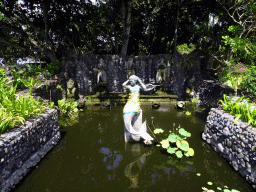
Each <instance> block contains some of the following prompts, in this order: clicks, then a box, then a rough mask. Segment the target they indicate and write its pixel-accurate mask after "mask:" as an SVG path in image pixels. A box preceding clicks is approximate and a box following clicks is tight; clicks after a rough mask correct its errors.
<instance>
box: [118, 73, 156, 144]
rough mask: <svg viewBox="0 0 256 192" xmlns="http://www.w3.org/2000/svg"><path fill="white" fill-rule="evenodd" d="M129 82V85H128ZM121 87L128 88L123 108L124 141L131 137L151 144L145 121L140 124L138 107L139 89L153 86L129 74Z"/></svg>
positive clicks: (148, 88) (140, 112)
mask: <svg viewBox="0 0 256 192" xmlns="http://www.w3.org/2000/svg"><path fill="white" fill-rule="evenodd" d="M128 83H129V85H128ZM123 87H125V88H127V89H129V90H130V94H129V99H128V101H127V103H126V105H125V106H124V109H123V118H124V125H125V130H124V137H125V142H127V141H129V140H130V139H131V138H132V139H133V140H135V141H139V140H140V138H143V139H144V143H145V144H147V145H148V144H152V142H151V140H153V138H152V137H151V136H150V135H149V134H148V133H147V126H146V122H144V123H143V124H142V110H141V108H140V101H139V98H140V89H143V90H145V91H150V90H153V89H154V88H155V86H154V85H152V84H147V85H145V84H144V83H143V82H142V81H141V79H140V78H139V77H137V76H136V75H131V76H130V78H129V80H127V81H125V82H124V83H123Z"/></svg>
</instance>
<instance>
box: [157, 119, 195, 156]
mask: <svg viewBox="0 0 256 192" xmlns="http://www.w3.org/2000/svg"><path fill="white" fill-rule="evenodd" d="M152 125H153V118H152ZM153 127H154V125H153ZM176 130H177V132H175V131H174V128H173V131H169V132H170V134H169V136H168V137H167V138H166V139H163V140H161V141H160V144H161V146H162V148H164V149H166V150H167V152H168V153H169V154H175V155H176V156H177V157H178V158H182V157H183V156H184V155H185V156H186V157H189V156H193V155H194V150H193V149H192V148H190V147H189V143H188V142H187V141H186V139H187V138H188V137H191V133H189V132H188V131H186V130H185V129H184V128H180V126H179V127H178V128H176ZM163 132H164V130H162V129H160V128H157V129H154V133H155V134H159V133H163Z"/></svg>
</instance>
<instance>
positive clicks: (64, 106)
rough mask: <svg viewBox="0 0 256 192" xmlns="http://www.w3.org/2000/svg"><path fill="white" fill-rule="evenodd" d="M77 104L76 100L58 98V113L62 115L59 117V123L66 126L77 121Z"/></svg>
mask: <svg viewBox="0 0 256 192" xmlns="http://www.w3.org/2000/svg"><path fill="white" fill-rule="evenodd" d="M77 105H78V102H76V101H67V100H66V99H62V100H58V108H59V114H60V116H61V117H62V118H60V124H61V125H63V126H67V125H71V124H73V123H76V122H77V120H78V112H79V110H78V109H77Z"/></svg>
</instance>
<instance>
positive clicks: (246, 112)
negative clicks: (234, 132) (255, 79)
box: [219, 94, 256, 126]
mask: <svg viewBox="0 0 256 192" xmlns="http://www.w3.org/2000/svg"><path fill="white" fill-rule="evenodd" d="M243 98H244V96H242V97H240V98H238V99H237V100H235V101H234V99H233V97H232V95H231V96H230V97H229V98H228V97H227V95H226V94H224V95H223V100H219V102H221V104H222V107H223V110H224V111H226V112H228V113H230V114H231V115H234V116H236V119H235V122H236V121H237V120H238V119H241V120H243V121H245V122H247V123H249V124H251V125H252V126H256V105H255V104H254V103H248V100H247V101H246V100H243Z"/></svg>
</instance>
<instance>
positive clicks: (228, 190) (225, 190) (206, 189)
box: [202, 181, 240, 192]
mask: <svg viewBox="0 0 256 192" xmlns="http://www.w3.org/2000/svg"><path fill="white" fill-rule="evenodd" d="M207 184H208V185H210V186H211V185H213V183H212V182H211V181H208V182H207ZM202 189H203V191H204V192H215V191H214V190H213V189H208V188H206V187H202ZM216 189H217V190H218V191H223V192H240V191H238V190H236V189H229V188H228V186H226V185H225V186H224V189H222V188H221V187H217V188H216Z"/></svg>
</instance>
